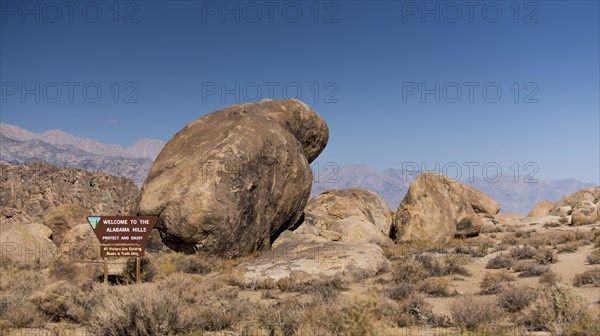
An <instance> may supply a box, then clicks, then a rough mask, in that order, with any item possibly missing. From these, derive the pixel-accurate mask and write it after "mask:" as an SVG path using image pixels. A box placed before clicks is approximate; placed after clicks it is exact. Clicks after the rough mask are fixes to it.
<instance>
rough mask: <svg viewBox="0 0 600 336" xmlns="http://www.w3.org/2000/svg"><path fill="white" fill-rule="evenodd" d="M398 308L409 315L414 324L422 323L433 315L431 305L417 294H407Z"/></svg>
mask: <svg viewBox="0 0 600 336" xmlns="http://www.w3.org/2000/svg"><path fill="white" fill-rule="evenodd" d="M400 309H401V311H402V312H403V313H404V314H408V315H410V316H411V317H412V319H413V322H414V323H415V324H424V323H426V322H428V321H429V319H430V318H431V317H432V316H433V310H432V307H431V305H430V304H429V303H427V302H426V301H425V298H424V297H423V296H422V295H419V294H414V295H411V296H409V297H408V298H407V299H406V300H405V301H404V302H402V304H401V308H400Z"/></svg>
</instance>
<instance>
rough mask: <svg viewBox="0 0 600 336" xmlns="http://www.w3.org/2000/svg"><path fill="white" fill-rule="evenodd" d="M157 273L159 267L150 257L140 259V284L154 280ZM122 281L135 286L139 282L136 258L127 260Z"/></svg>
mask: <svg viewBox="0 0 600 336" xmlns="http://www.w3.org/2000/svg"><path fill="white" fill-rule="evenodd" d="M157 273H158V267H157V266H156V264H155V262H154V261H153V260H152V259H150V258H149V257H141V258H140V282H150V281H152V280H154V278H155V277H156V274H157ZM121 279H122V281H123V282H124V283H126V284H133V283H135V282H136V281H137V279H136V261H135V258H129V259H127V263H126V264H125V268H124V269H123V275H122V276H121Z"/></svg>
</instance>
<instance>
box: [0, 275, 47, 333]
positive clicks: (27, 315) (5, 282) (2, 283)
mask: <svg viewBox="0 0 600 336" xmlns="http://www.w3.org/2000/svg"><path fill="white" fill-rule="evenodd" d="M0 271H1V272H2V276H0V320H6V321H8V323H9V324H10V325H11V326H13V327H17V328H18V327H38V326H42V325H43V324H44V323H46V322H48V321H49V319H48V318H47V317H46V316H44V314H43V312H41V311H40V310H39V309H38V307H37V306H36V305H35V304H34V303H33V302H31V300H30V298H31V296H32V294H33V293H34V292H36V291H37V290H39V289H40V288H44V287H46V284H47V283H48V279H47V278H46V276H45V275H44V274H42V273H41V272H39V271H38V270H35V269H28V268H21V267H17V266H15V265H5V267H3V268H2V269H1V270H0Z"/></svg>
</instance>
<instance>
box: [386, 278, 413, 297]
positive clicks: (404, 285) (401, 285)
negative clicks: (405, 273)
mask: <svg viewBox="0 0 600 336" xmlns="http://www.w3.org/2000/svg"><path fill="white" fill-rule="evenodd" d="M415 290H416V289H415V285H414V284H412V283H409V282H398V283H395V284H393V285H392V286H391V287H390V288H389V289H388V297H389V298H390V299H392V300H402V299H405V298H407V297H409V296H410V295H412V294H414V293H415Z"/></svg>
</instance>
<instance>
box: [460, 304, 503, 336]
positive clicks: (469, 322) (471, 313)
mask: <svg viewBox="0 0 600 336" xmlns="http://www.w3.org/2000/svg"><path fill="white" fill-rule="evenodd" d="M450 312H451V314H452V318H453V320H454V323H455V324H456V325H457V326H460V327H461V328H465V329H467V330H470V331H473V330H475V329H477V327H479V326H480V325H482V324H487V323H491V322H492V321H495V320H498V319H499V318H500V317H501V316H502V310H501V309H500V308H499V307H498V306H497V305H496V304H495V303H494V302H493V301H491V300H488V299H485V298H481V297H475V296H472V295H468V296H462V297H458V298H457V299H456V300H454V302H453V303H452V305H451V306H450Z"/></svg>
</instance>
